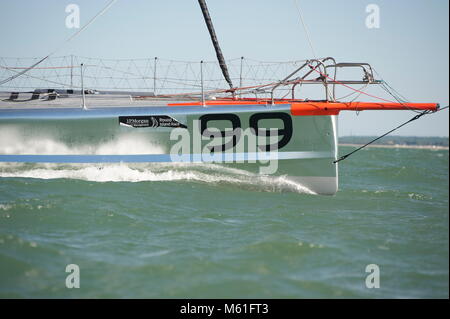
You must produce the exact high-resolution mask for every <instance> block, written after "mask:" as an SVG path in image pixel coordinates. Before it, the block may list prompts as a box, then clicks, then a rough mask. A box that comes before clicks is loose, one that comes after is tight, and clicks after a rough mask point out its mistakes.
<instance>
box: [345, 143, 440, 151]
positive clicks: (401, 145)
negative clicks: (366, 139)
mask: <svg viewBox="0 0 450 319" xmlns="http://www.w3.org/2000/svg"><path fill="white" fill-rule="evenodd" d="M363 145H364V144H349V143H339V146H351V147H360V146H363ZM367 147H374V148H414V149H426V150H446V151H448V150H449V147H448V146H440V145H406V144H371V145H368V146H367Z"/></svg>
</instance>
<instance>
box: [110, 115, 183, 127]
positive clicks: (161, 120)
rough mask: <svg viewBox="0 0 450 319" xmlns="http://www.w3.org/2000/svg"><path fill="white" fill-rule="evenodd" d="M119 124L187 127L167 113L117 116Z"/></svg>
mask: <svg viewBox="0 0 450 319" xmlns="http://www.w3.org/2000/svg"><path fill="white" fill-rule="evenodd" d="M119 124H120V125H123V126H128V127H135V128H142V127H152V128H156V127H170V128H187V126H186V125H184V124H182V123H180V122H178V121H177V120H175V119H174V118H173V117H170V116H167V115H150V116H119Z"/></svg>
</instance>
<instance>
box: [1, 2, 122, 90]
mask: <svg viewBox="0 0 450 319" xmlns="http://www.w3.org/2000/svg"><path fill="white" fill-rule="evenodd" d="M116 1H117V0H111V1H110V2H109V3H108V4H107V5H106V6H105V7H104V8H103V9H102V10H101V11H99V12H98V13H97V14H96V15H95V16H94V17H92V18H91V20H89V21H88V22H87V23H86V24H85V25H84V26H83V27H81V29H80V30H78V31H77V32H75V33H74V34H72V35H71V36H70V37H69V38H68V39H67V40H65V41H64V42H63V43H62V44H61V45H60V46H59V47H57V48H56V49H55V50H53V51H52V52H51V53H50V54H48V55H47V56H45V57H44V58H42V59H40V60H39V61H38V62H36V63H35V64H33V65H31V66H30V67H29V68H27V69H25V70H23V71H21V72H19V73H17V74H15V75H13V76H11V77H9V78H7V79H5V80H2V81H0V85H3V84H5V83H7V82H9V81H12V80H14V79H15V78H18V77H19V76H21V75H22V74H25V73H27V72H28V71H30V70H31V69H33V68H34V67H36V66H37V65H39V64H41V63H42V62H44V61H45V60H47V59H48V58H49V57H50V56H51V55H53V54H55V53H56V52H57V51H58V50H59V49H61V47H62V46H64V45H65V44H66V43H67V42H69V41H71V40H72V39H73V38H75V37H76V36H78V35H79V34H80V33H81V32H83V31H84V30H85V29H86V28H87V27H88V26H89V25H91V24H92V23H93V22H94V21H95V20H96V19H97V18H98V17H100V16H102V15H103V14H104V13H105V12H106V11H108V9H109V8H110V7H111V6H112V5H113V4H114V3H115V2H116Z"/></svg>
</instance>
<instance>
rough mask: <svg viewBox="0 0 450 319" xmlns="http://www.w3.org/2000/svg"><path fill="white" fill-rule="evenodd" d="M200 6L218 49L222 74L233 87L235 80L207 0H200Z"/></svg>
mask: <svg viewBox="0 0 450 319" xmlns="http://www.w3.org/2000/svg"><path fill="white" fill-rule="evenodd" d="M198 3H199V4H200V7H201V9H202V13H203V18H205V23H206V26H207V27H208V31H209V35H210V36H211V41H212V43H213V45H214V49H215V50H216V55H217V60H218V61H219V65H220V68H221V70H222V74H223V76H224V78H225V80H226V81H227V82H228V85H229V86H230V89H232V88H233V82H231V78H230V75H229V74H228V68H227V64H226V63H225V59H224V57H223V54H222V50H221V49H220V46H219V41H218V40H217V35H216V32H215V31H214V26H213V24H212V20H211V16H210V15H209V11H208V7H207V6H206V2H205V0H198Z"/></svg>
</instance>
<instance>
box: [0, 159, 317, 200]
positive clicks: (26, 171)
mask: <svg viewBox="0 0 450 319" xmlns="http://www.w3.org/2000/svg"><path fill="white" fill-rule="evenodd" d="M0 177H3V178H34V179H74V180H84V181H91V182H162V181H167V182H169V181H194V182H200V183H206V184H214V185H218V184H220V185H222V184H228V185H237V186H242V187H245V188H251V189H253V190H260V191H270V192H279V191H291V192H296V193H303V194H315V193H314V192H313V191H312V190H310V189H309V188H307V187H306V186H304V185H302V184H300V183H298V182H295V181H292V180H290V179H289V178H288V177H287V176H264V175H259V174H255V173H251V172H249V171H245V170H241V169H236V168H233V167H225V166H222V165H218V164H205V163H203V164H191V163H188V164H186V163H167V164H166V163H163V164H162V163H151V164H150V163H149V164H127V163H120V164H21V163H14V164H10V163H1V164H0Z"/></svg>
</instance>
